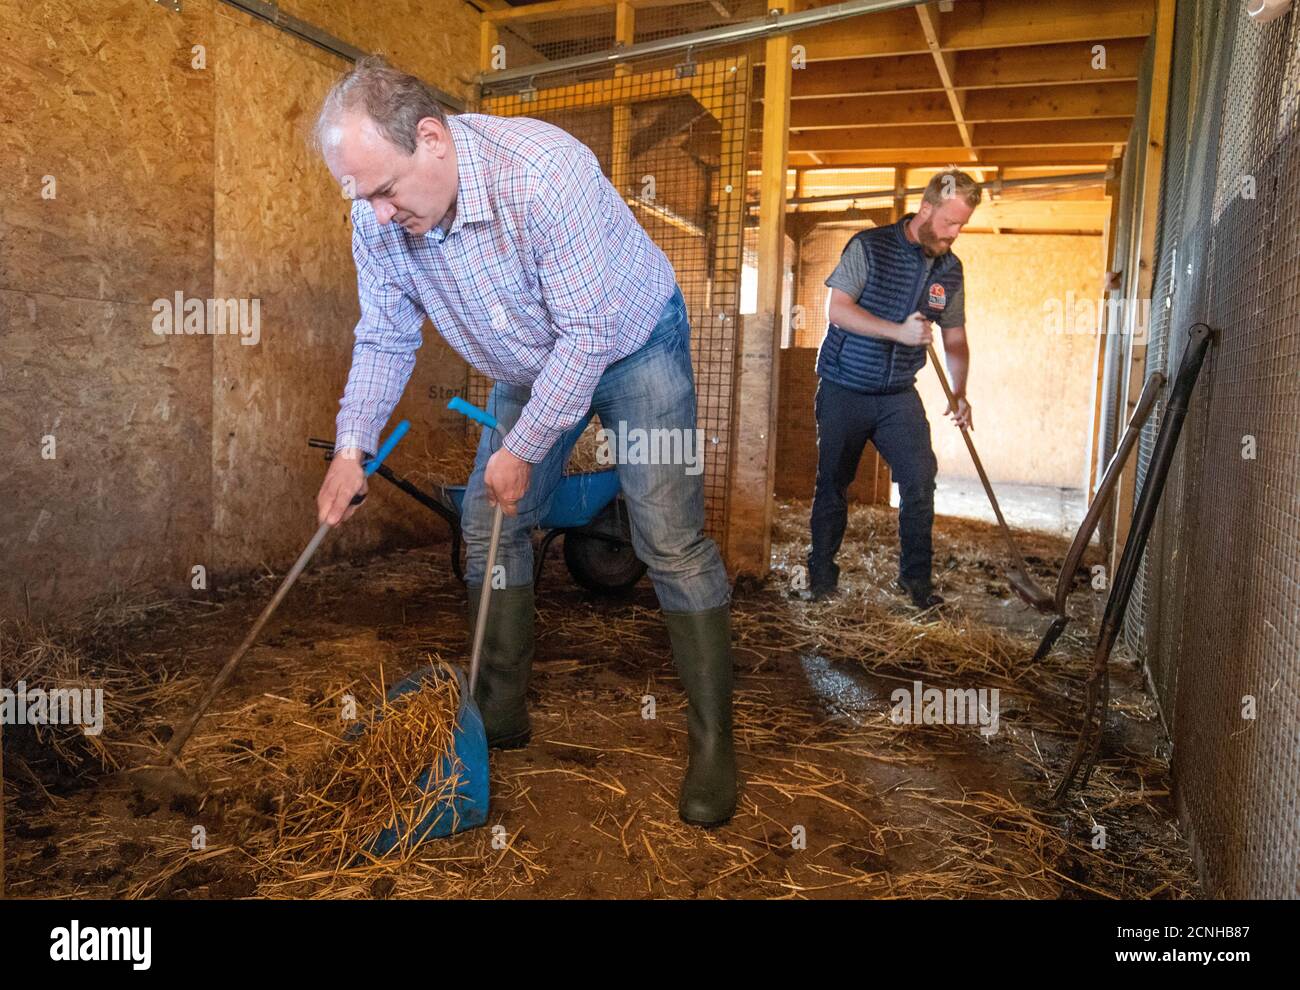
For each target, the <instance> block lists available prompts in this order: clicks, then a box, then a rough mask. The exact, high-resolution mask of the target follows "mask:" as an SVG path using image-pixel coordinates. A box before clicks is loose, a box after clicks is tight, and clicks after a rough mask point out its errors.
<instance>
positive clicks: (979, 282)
mask: <svg viewBox="0 0 1300 990" xmlns="http://www.w3.org/2000/svg"><path fill="white" fill-rule="evenodd" d="M957 253H958V254H959V255H960V256H961V259H962V263H963V265H964V266H965V272H966V323H967V327H968V331H967V335H968V337H969V340H970V349H971V377H970V386H969V389H968V394H969V396H970V401H971V407H972V409H973V411H974V419H975V432H974V433H973V434H972V438H973V439H974V440H975V446H976V449H978V450H979V454H980V459H981V460H982V461H983V462H984V468H985V470H987V471H988V473H989V476H990V477H991V478H992V479H993V480H994V481H1002V482H1012V483H1021V484H1033V485H1053V486H1057V487H1061V488H1082V487H1083V486H1084V482H1085V478H1086V475H1087V473H1088V440H1089V433H1090V431H1091V429H1092V409H1093V400H1092V390H1093V383H1094V382H1095V381H1096V372H1095V371H1094V362H1095V360H1096V355H1097V337H1096V334H1095V329H1096V324H1095V321H1093V322H1091V323H1089V322H1088V321H1082V322H1081V323H1080V325H1079V326H1078V327H1076V328H1072V329H1073V330H1074V331H1077V332H1070V333H1056V332H1053V330H1054V326H1053V323H1052V321H1051V320H1049V318H1048V317H1049V313H1050V311H1051V310H1052V309H1054V307H1055V306H1056V305H1057V304H1058V303H1059V304H1060V305H1061V306H1062V307H1064V305H1065V303H1066V302H1067V300H1074V301H1075V303H1076V308H1077V304H1078V303H1087V302H1088V301H1091V303H1092V304H1093V307H1094V311H1095V307H1096V304H1097V302H1098V300H1099V298H1100V295H1101V278H1102V257H1101V256H1102V244H1101V238H1100V237H1093V236H1069V235H1057V234H963V235H962V237H961V239H960V240H958V242H957ZM918 382H919V384H920V389H921V397H922V399H923V400H924V401H925V408H926V411H927V413H928V414H929V417H930V429H931V431H932V433H933V435H934V452H935V455H936V456H937V457H938V458H939V471H940V473H941V474H947V475H953V476H961V477H968V478H974V477H975V476H976V475H975V469H974V467H973V466H972V465H971V460H970V456H969V455H968V454H967V453H966V447H965V445H964V444H963V443H962V439H961V434H960V433H959V432H958V431H957V429H956V428H955V427H953V425H952V421H951V420H949V419H947V418H946V417H945V416H944V410H945V409H946V408H947V401H946V400H945V399H944V397H943V392H942V388H941V386H940V384H939V380H938V378H936V377H935V374H934V371H933V369H930V368H925V369H924V370H923V371H922V373H921V375H919V376H918Z"/></svg>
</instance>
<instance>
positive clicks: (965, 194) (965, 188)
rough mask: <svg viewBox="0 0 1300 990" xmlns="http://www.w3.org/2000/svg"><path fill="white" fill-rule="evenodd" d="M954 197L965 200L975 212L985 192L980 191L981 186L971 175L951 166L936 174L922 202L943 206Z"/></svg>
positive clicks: (926, 188) (926, 189) (927, 187)
mask: <svg viewBox="0 0 1300 990" xmlns="http://www.w3.org/2000/svg"><path fill="white" fill-rule="evenodd" d="M954 196H956V197H958V198H959V199H964V200H965V201H966V205H968V206H969V207H970V208H971V209H972V210H973V209H975V207H977V206H979V205H980V201H981V200H982V199H983V198H984V192H983V190H982V189H980V184H979V183H978V182H976V181H975V180H974V179H972V178H971V177H970V176H969V175H967V174H966V173H965V172H963V171H961V169H959V168H957V167H956V166H955V165H949V166H948V167H947V168H945V169H944V170H943V171H941V172H936V173H935V175H934V178H932V179H931V180H930V182H929V184H928V185H927V186H926V187H925V193H924V194H923V195H922V196H921V200H922V202H925V203H929V204H930V205H931V206H942V205H943V204H944V203H946V202H947V201H948V200H950V199H952V198H953V197H954Z"/></svg>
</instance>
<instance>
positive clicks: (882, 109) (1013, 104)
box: [751, 83, 1137, 131]
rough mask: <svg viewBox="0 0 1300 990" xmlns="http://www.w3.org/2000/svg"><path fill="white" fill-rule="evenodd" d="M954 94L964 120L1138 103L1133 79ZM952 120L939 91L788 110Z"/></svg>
mask: <svg viewBox="0 0 1300 990" xmlns="http://www.w3.org/2000/svg"><path fill="white" fill-rule="evenodd" d="M954 95H962V96H963V97H964V105H963V116H964V118H965V122H966V123H967V124H992V123H1017V122H1020V121H1027V120H1052V121H1058V120H1092V119H1094V118H1096V117H1124V118H1131V117H1132V116H1133V113H1134V112H1135V110H1136V109H1137V84H1136V83H1101V84H1095V85H1092V86H1082V85H1075V86H1039V87H1027V86H1018V87H1016V88H1014V89H979V90H963V91H962V93H961V94H956V93H954ZM761 112H762V104H761V103H760V102H759V101H755V104H754V111H753V114H752V115H751V119H752V120H757V119H758V115H759V114H760V113H761ZM952 121H953V116H952V107H951V103H950V101H949V100H948V98H947V94H945V93H942V92H929V93H897V94H895V93H887V94H879V95H876V96H841V97H829V98H823V99H815V100H796V101H794V104H793V106H792V107H791V111H790V127H791V128H792V129H794V130H796V131H803V130H817V129H822V130H831V129H835V128H841V127H845V126H847V125H851V126H854V127H884V126H888V125H891V124H892V125H910V124H940V123H952Z"/></svg>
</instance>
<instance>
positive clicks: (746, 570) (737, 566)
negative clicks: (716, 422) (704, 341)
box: [724, 0, 793, 578]
mask: <svg viewBox="0 0 1300 990" xmlns="http://www.w3.org/2000/svg"><path fill="white" fill-rule="evenodd" d="M769 8H772V9H779V10H781V11H782V12H789V11H790V10H791V9H792V8H793V0H780V2H769ZM792 47H793V43H792V40H791V38H790V35H788V34H783V35H777V36H775V37H772V38H769V39H768V41H767V42H766V45H765V49H766V51H765V55H764V65H765V69H764V84H763V86H764V89H763V131H762V134H763V156H762V181H761V185H760V190H759V201H758V204H759V205H758V307H757V312H756V313H754V314H753V315H751V316H745V317H744V318H743V319H742V320H741V326H740V328H739V334H738V345H739V354H738V355H737V362H736V369H737V377H736V384H735V391H734V392H733V394H734V396H735V411H734V420H733V421H734V423H735V429H734V430H733V433H732V445H731V446H732V453H731V474H730V484H729V487H728V498H727V527H726V543H725V548H724V555H725V557H726V558H727V566H728V569H729V570H731V571H732V572H733V573H737V574H749V575H753V576H755V577H760V578H761V577H764V576H766V575H767V573H768V571H769V569H770V562H771V556H772V491H773V488H774V471H775V459H776V430H775V427H776V420H777V412H778V409H777V403H778V400H779V392H778V390H779V387H780V380H781V368H780V360H781V345H780V341H781V319H780V314H781V291H782V288H783V282H784V268H785V266H784V248H785V211H786V205H787V202H786V201H787V195H786V181H787V180H786V175H787V170H788V167H789V148H790V95H791V86H792V81H793V78H792V74H791V59H790V56H791V49H792ZM743 191H744V190H743V188H742V189H741V192H742V194H743Z"/></svg>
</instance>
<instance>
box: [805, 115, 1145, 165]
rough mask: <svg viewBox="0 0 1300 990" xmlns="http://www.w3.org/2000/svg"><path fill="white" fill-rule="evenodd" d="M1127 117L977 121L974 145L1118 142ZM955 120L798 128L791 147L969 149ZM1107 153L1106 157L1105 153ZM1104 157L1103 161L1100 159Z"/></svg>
mask: <svg viewBox="0 0 1300 990" xmlns="http://www.w3.org/2000/svg"><path fill="white" fill-rule="evenodd" d="M1130 126H1131V121H1130V120H1129V119H1128V118H1126V117H1113V118H1102V119H1094V120H1072V121H1066V122H1063V123H1059V124H1058V123H1054V122H1050V121H1049V122H1043V121H1026V122H1024V123H1015V124H978V125H976V127H975V128H974V133H973V136H974V138H975V146H976V147H978V148H1026V147H1029V148H1051V147H1063V146H1069V145H1094V146H1095V145H1101V144H1119V143H1121V142H1123V141H1124V140H1126V139H1127V137H1128V132H1129V128H1130ZM959 136H960V135H959V134H958V131H957V127H956V125H954V124H915V125H905V126H899V125H892V126H885V127H843V128H840V129H839V130H808V131H800V132H798V133H796V134H793V135H791V137H790V150H791V151H815V152H823V151H825V152H830V151H883V150H888V149H895V156H894V161H896V162H899V161H909V159H908V158H906V157H905V156H904V155H903V154H902V153H901V152H902V150H903V149H911V148H931V147H933V148H957V149H959V151H958V154H960V155H965V154H966V152H967V151H968V150H973V149H967V148H966V147H965V146H964V145H962V144H961V142H960V141H959V140H957V138H958V137H959ZM1107 157H1109V155H1108V156H1107ZM1104 160H1105V159H1103V161H1104Z"/></svg>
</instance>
